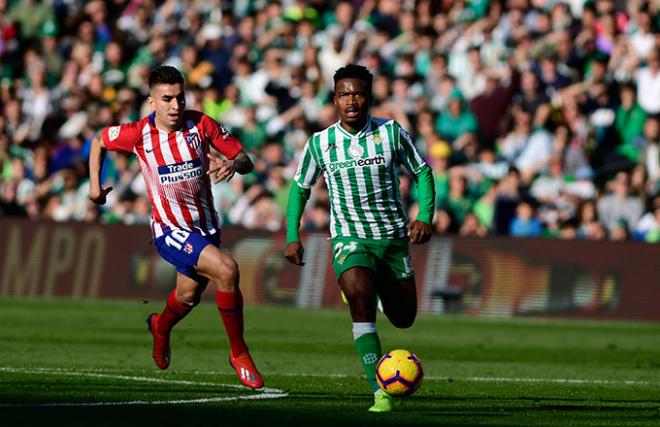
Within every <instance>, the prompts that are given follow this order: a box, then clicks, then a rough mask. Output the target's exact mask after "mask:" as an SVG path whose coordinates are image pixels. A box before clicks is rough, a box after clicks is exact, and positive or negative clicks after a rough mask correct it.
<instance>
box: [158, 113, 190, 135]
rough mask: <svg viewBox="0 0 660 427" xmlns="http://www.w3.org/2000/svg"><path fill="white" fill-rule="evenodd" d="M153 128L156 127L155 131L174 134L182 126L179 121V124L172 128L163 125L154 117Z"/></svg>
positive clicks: (181, 122) (181, 121)
mask: <svg viewBox="0 0 660 427" xmlns="http://www.w3.org/2000/svg"><path fill="white" fill-rule="evenodd" d="M153 124H154V126H156V129H158V130H162V131H164V132H167V133H169V132H176V131H178V130H180V129H181V127H182V126H183V120H180V121H179V123H177V124H176V125H174V126H169V125H168V124H167V123H163V122H162V121H161V120H159V119H158V116H157V115H156V117H154V123H153Z"/></svg>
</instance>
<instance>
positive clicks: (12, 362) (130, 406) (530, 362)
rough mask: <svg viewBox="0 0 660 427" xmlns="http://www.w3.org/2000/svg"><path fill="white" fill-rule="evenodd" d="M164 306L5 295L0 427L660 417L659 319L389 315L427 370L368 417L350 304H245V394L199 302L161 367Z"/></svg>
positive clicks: (391, 336)
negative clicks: (151, 326) (158, 327)
mask: <svg viewBox="0 0 660 427" xmlns="http://www.w3.org/2000/svg"><path fill="white" fill-rule="evenodd" d="M163 303H164V301H154V302H150V303H146V304H145V303H143V302H142V301H117V302H115V301H74V300H58V299H54V300H25V299H7V298H4V299H0V425H3V426H14V425H64V426H70V425H94V426H98V425H113V426H121V427H123V426H126V425H140V426H145V425H172V426H174V425H185V426H196V425H222V426H250V425H255V426H290V425H303V426H347V425H356V426H358V425H359V426H383V425H386V426H430V425H443V426H467V425H511V426H513V425H517V426H531V425H535V426H536V425H561V426H569V425H593V426H658V425H660V324H657V323H629V322H587V321H566V320H548V319H513V320H495V319H484V318H467V317H455V316H420V317H419V318H418V319H417V322H416V323H415V325H414V326H413V327H412V328H411V329H408V330H396V329H395V328H393V327H391V326H390V325H389V323H387V321H385V320H384V319H379V323H378V327H379V330H380V332H381V339H382V342H383V348H384V349H385V350H389V349H392V348H397V347H401V348H407V349H410V350H413V351H414V352H415V353H416V354H417V355H418V356H419V357H420V358H421V359H422V361H423V363H424V369H425V374H426V376H425V379H424V383H423V385H422V388H421V389H420V390H419V391H418V392H417V393H416V394H415V395H414V396H412V397H409V398H405V399H402V400H400V401H397V406H396V407H395V412H393V413H391V414H371V413H369V412H367V408H368V407H369V406H370V404H371V402H372V397H371V395H370V393H369V389H368V386H367V384H366V382H365V381H364V379H363V378H362V377H361V369H360V366H359V364H358V360H357V357H356V355H355V350H354V348H353V344H352V335H351V324H350V320H349V316H348V312H347V310H339V311H328V310H296V309H292V308H283V307H247V308H246V337H247V340H248V343H249V345H250V347H251V350H252V353H253V356H254V358H255V360H256V362H257V364H258V366H259V367H260V369H261V371H262V373H263V374H264V376H265V379H266V385H267V387H269V389H268V390H266V391H265V392H264V393H261V394H260V393H255V392H253V391H251V390H247V389H244V388H241V387H237V384H238V380H237V379H236V377H235V374H234V373H233V371H232V370H231V369H230V367H229V364H228V363H227V357H228V344H227V341H226V338H225V335H224V330H223V328H222V322H221V320H220V317H219V315H218V313H217V311H216V309H215V307H214V304H213V303H212V302H211V301H204V302H203V303H202V305H200V306H199V307H198V308H197V309H195V310H194V311H193V312H192V313H191V314H190V315H189V316H188V318H186V319H185V320H184V321H183V322H182V323H181V324H179V325H178V326H177V328H176V329H175V330H174V333H173V336H172V352H173V355H172V364H171V366H170V368H169V369H168V370H167V371H164V372H161V371H160V370H158V369H157V368H156V367H155V365H154V364H153V362H152V360H151V355H150V354H151V336H150V334H149V333H148V332H147V329H146V326H145V323H144V319H145V317H146V315H147V314H148V313H149V312H151V311H160V309H161V306H162V304H163Z"/></svg>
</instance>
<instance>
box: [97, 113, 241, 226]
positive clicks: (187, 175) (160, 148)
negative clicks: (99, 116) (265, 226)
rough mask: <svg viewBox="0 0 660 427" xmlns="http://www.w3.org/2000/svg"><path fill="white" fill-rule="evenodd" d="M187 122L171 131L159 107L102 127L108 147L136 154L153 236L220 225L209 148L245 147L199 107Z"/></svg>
mask: <svg viewBox="0 0 660 427" xmlns="http://www.w3.org/2000/svg"><path fill="white" fill-rule="evenodd" d="M183 117H184V119H183V123H184V124H183V127H182V129H181V130H178V131H176V132H166V131H163V130H160V129H158V128H157V127H156V125H155V123H154V118H155V113H152V114H151V115H149V116H147V117H145V118H144V119H142V120H140V121H137V122H133V123H126V124H122V125H119V126H111V127H108V128H105V129H103V144H104V145H105V147H106V149H108V150H118V151H127V152H133V153H135V154H136V155H137V158H138V161H139V163H140V169H141V170H142V176H143V177H144V180H145V182H146V184H147V190H148V191H149V197H150V198H151V204H152V206H153V213H152V217H151V229H152V232H153V235H154V238H157V237H160V236H162V235H163V232H164V231H167V230H174V229H183V230H188V231H199V232H200V233H201V234H202V235H205V236H206V235H211V234H215V233H216V232H218V231H219V230H220V227H219V224H218V217H217V214H216V211H215V208H214V206H213V195H212V194H211V180H210V178H209V176H208V175H207V174H206V172H207V171H208V169H209V163H210V161H209V159H208V157H207V154H208V153H209V151H210V146H211V145H213V147H215V148H216V149H217V150H218V151H219V152H220V153H221V154H222V155H224V156H225V157H227V158H229V159H232V158H234V157H235V156H236V155H237V154H238V153H239V152H240V151H241V149H242V148H243V146H242V145H241V143H240V142H239V141H238V140H237V139H236V138H235V137H233V136H232V135H231V134H230V133H229V132H228V131H227V130H226V129H225V128H224V127H222V125H220V124H218V123H217V122H216V121H215V120H213V119H211V118H210V117H209V116H207V115H206V114H204V113H201V112H198V111H186V112H185V113H184V116H183Z"/></svg>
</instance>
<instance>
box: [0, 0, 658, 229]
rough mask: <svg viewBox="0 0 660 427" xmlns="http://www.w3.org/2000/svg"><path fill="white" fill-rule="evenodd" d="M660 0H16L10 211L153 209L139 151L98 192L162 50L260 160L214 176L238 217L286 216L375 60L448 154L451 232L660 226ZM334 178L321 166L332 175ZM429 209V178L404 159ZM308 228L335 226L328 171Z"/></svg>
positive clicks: (0, 182) (436, 150)
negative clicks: (95, 170) (248, 168)
mask: <svg viewBox="0 0 660 427" xmlns="http://www.w3.org/2000/svg"><path fill="white" fill-rule="evenodd" d="M658 7H660V2H658V1H650V2H647V1H636V0H632V1H613V0H596V1H595V2H584V1H582V0H568V1H561V0H504V1H493V0H491V1H488V0H471V1H451V0H436V1H431V0H415V1H413V0H341V1H337V0H310V1H306V2H303V1H295V0H282V1H280V2H277V1H265V0H263V1H262V0H234V1H218V0H216V1H199V0H188V1H185V0H166V1H154V0H130V1H128V0H112V1H107V2H104V1H100V0H94V1H90V2H83V1H77V0H52V1H48V0H45V1H38V0H15V1H11V0H0V79H1V80H0V110H1V111H2V115H1V117H0V187H1V191H0V215H2V216H27V217H30V218H33V219H39V218H43V219H50V220H55V221H85V222H98V221H101V222H122V223H127V224H133V223H148V221H149V215H150V203H149V199H148V196H147V194H146V189H145V186H144V184H143V182H142V179H141V177H139V172H138V168H137V162H136V161H135V159H134V158H133V157H132V156H130V155H125V154H121V153H110V155H109V157H108V159H107V160H106V163H105V165H104V176H105V183H106V185H112V186H114V188H115V190H114V191H113V192H112V193H110V199H109V203H108V204H107V205H106V206H104V207H103V209H98V208H96V207H94V206H93V205H92V204H91V203H90V202H88V201H87V178H86V177H87V170H86V168H87V166H86V165H87V156H88V149H89V143H90V140H91V139H92V137H93V135H94V134H95V132H97V131H98V130H100V129H101V128H102V127H105V126H109V125H112V124H116V123H122V122H127V121H133V120H137V119H139V118H141V117H143V116H144V115H146V114H148V113H149V109H148V106H147V104H146V102H145V100H146V96H147V94H148V85H147V79H148V75H149V71H150V68H151V67H152V66H154V65H159V64H169V65H174V66H176V67H177V68H179V69H180V70H181V71H182V72H183V73H184V75H185V77H186V81H187V91H186V97H187V108H191V109H198V110H202V111H204V112H205V113H206V114H208V115H210V116H211V117H213V118H214V119H216V120H218V121H219V122H221V123H222V124H224V125H225V126H226V127H227V128H229V129H230V130H231V131H232V132H233V133H234V134H235V135H237V136H238V137H239V139H240V140H241V141H242V142H243V143H244V145H245V147H246V149H247V151H248V152H249V153H250V154H251V155H252V156H253V158H254V161H255V164H256V168H255V172H254V173H252V174H250V175H247V176H245V177H239V176H236V177H235V178H234V179H233V180H232V181H230V182H229V183H221V184H218V185H216V186H215V187H214V194H215V201H216V204H217V206H218V207H219V209H220V212H221V213H222V216H223V221H224V223H225V224H235V225H240V226H244V227H247V228H251V229H256V228H258V229H268V230H281V229H283V226H284V224H283V221H284V211H285V206H286V199H287V195H288V190H289V185H290V180H291V177H292V175H293V173H294V171H295V169H296V166H297V161H298V156H299V154H300V153H301V148H302V147H303V146H304V144H305V142H306V140H307V138H308V137H309V136H310V135H311V133H312V132H314V131H316V130H320V129H322V128H324V127H326V126H328V125H330V124H332V123H333V122H334V121H335V120H336V119H337V118H336V115H335V112H334V107H333V106H332V103H331V95H332V94H331V90H332V75H333V73H334V71H335V70H336V69H337V68H339V67H341V66H343V65H346V64H348V63H350V62H356V63H359V64H362V65H365V66H366V67H368V68H369V69H370V70H371V71H372V72H373V73H374V75H375V78H374V86H373V95H374V103H373V107H372V114H373V115H374V116H379V117H390V118H394V119H396V120H397V121H399V122H400V123H401V124H402V125H403V126H404V127H405V128H406V129H408V130H409V131H410V132H411V133H412V134H413V135H414V137H415V140H416V143H417V147H418V149H419V150H420V152H421V153H423V155H424V156H425V158H426V159H427V161H428V162H429V164H430V165H431V166H432V168H433V170H434V176H435V183H436V191H437V197H436V215H435V220H434V228H435V230H436V232H438V233H458V234H459V235H462V236H485V235H492V234H496V235H512V236H526V237H532V236H547V237H558V238H568V239H572V238H581V239H593V240H606V239H609V240H629V239H635V240H644V241H648V242H658V241H660V37H659V36H660V34H659V33H658V28H660V14H658V13H657V12H658ZM321 181H322V180H321ZM401 185H402V190H403V191H402V193H403V194H404V197H405V203H406V204H407V205H409V206H410V211H411V216H412V217H414V215H415V191H414V185H411V182H410V178H409V177H407V176H404V177H403V178H402V182H401ZM312 198H313V200H312V201H311V202H310V203H309V204H308V211H307V212H306V215H305V218H304V228H305V229H307V230H324V231H325V230H327V224H328V222H329V217H328V210H329V202H328V194H327V191H325V190H324V186H323V183H322V182H321V183H320V184H319V186H318V188H315V191H314V193H313V196H312Z"/></svg>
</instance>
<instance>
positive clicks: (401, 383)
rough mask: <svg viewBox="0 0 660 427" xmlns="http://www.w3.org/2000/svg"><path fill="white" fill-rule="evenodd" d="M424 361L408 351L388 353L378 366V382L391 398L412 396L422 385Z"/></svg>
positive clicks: (399, 350)
mask: <svg viewBox="0 0 660 427" xmlns="http://www.w3.org/2000/svg"><path fill="white" fill-rule="evenodd" d="M423 378H424V370H423V369H422V361H421V360H420V359H419V357H417V356H415V353H413V352H412V351H408V350H401V349H397V350H392V351H388V352H387V353H385V355H383V357H381V358H380V361H379V362H378V365H376V381H378V385H379V386H380V388H381V389H382V390H383V391H384V392H385V393H387V394H389V395H390V396H395V397H404V396H410V395H411V394H413V393H414V392H415V391H417V389H418V388H419V387H420V386H421V385H422V379H423Z"/></svg>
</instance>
